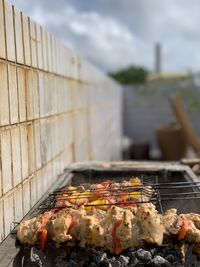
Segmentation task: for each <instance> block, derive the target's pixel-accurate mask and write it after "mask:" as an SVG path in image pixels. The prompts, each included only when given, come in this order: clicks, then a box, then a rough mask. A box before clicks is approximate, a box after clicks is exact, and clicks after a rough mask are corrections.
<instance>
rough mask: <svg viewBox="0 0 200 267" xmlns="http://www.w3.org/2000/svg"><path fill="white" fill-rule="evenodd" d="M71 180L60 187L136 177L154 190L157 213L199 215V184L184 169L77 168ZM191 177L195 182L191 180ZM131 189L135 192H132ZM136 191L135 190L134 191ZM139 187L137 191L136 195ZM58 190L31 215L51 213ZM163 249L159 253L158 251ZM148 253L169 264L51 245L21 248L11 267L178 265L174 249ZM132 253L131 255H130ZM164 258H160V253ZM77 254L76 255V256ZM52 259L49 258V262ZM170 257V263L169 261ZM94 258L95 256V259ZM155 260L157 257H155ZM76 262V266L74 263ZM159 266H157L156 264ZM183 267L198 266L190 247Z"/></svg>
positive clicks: (124, 254)
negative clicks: (124, 260) (172, 210)
mask: <svg viewBox="0 0 200 267" xmlns="http://www.w3.org/2000/svg"><path fill="white" fill-rule="evenodd" d="M72 173H73V177H72V179H71V180H70V181H69V180H68V182H66V181H64V182H63V184H62V186H66V185H69V184H71V185H72V186H79V185H80V184H86V183H87V184H88V183H90V184H91V183H100V182H102V181H104V180H108V179H109V180H110V179H111V180H115V181H121V180H124V179H126V180H128V179H130V178H131V177H139V178H141V180H142V182H143V184H144V185H146V186H152V187H153V188H154V190H155V193H154V194H153V195H152V197H151V201H152V202H153V203H155V204H156V206H157V208H158V210H159V211H160V212H164V211H166V210H167V209H170V208H177V209H178V213H186V212H196V213H200V209H199V207H200V199H199V197H200V190H199V186H200V183H199V181H197V180H196V177H194V176H193V174H192V175H191V173H190V172H188V169H187V168H185V169H184V168H177V169H176V168H174V166H172V168H171V169H170V168H167V170H166V169H165V168H164V167H163V168H159V170H155V168H153V170H145V169H143V168H142V167H141V168H140V169H139V170H138V169H136V168H134V169H131V168H129V169H128V170H124V169H123V170H121V169H120V168H118V169H117V170H113V169H112V170H108V169H106V170H99V169H91V168H90V169H87V168H84V169H78V170H73V172H72ZM194 178H195V179H194ZM134 190H135V189H134ZM136 191H137V190H136ZM141 191H142V188H140V192H141ZM59 192H60V191H59V190H55V191H53V192H51V193H50V194H49V195H48V197H47V198H46V199H45V201H43V202H42V203H41V204H40V205H39V206H38V207H37V208H36V209H35V210H34V211H33V212H32V214H33V215H37V214H39V213H42V212H44V211H47V210H51V209H52V208H55V202H56V196H57V195H58V193H59ZM162 249H163V251H164V252H163V251H162ZM146 251H147V252H150V253H151V260H153V259H154V257H157V256H160V257H162V258H164V259H165V258H166V257H168V259H167V260H168V262H169V263H170V264H171V265H167V264H168V263H167V262H166V263H165V265H164V263H159V261H157V262H156V260H155V261H154V262H150V261H149V262H148V265H147V262H143V261H144V260H141V259H136V264H135V263H134V264H135V265H134V264H133V263H132V262H131V258H132V259H133V257H134V256H133V255H137V253H138V252H137V250H136V251H132V252H130V251H125V252H123V253H121V254H120V256H121V260H122V258H123V257H125V258H126V257H128V264H127V265H125V263H121V262H120V259H119V257H120V256H118V257H114V256H113V255H110V254H109V253H106V252H105V251H102V250H96V249H93V250H92V251H91V248H85V249H80V248H78V247H76V248H72V249H69V248H68V249H66V248H64V247H62V248H55V247H54V245H53V244H48V248H47V251H46V253H43V252H42V251H41V250H40V249H39V248H37V247H33V248H31V249H30V248H26V249H24V248H21V247H20V252H19V254H18V255H17V257H15V259H14V261H13V265H10V266H14V267H15V266H16V267H22V266H23V267H33V266H42V267H47V266H48V267H49V266H50V267H51V266H58V267H63V266H93V267H95V266H110V267H112V266H115V267H116V266H132V267H134V266H155V267H156V266H157V267H158V266H182V265H181V264H180V262H179V259H178V258H177V254H176V253H177V251H176V249H175V248H173V249H172V247H170V246H165V247H162V248H158V249H154V250H152V249H149V250H146ZM130 253H132V254H130ZM163 253H164V254H165V255H164V254H163ZM79 254H80V255H79ZM82 254H84V255H88V256H87V259H88V260H89V261H86V262H83V261H81V255H82ZM93 254H95V255H97V254H98V255H100V254H102V255H104V257H105V259H104V260H102V261H100V260H99V262H98V263H97V262H95V261H92V260H91V259H92V258H93V257H95V256H94V255H93ZM52 257H53V259H52ZM170 257H171V262H170ZM97 258H98V257H97ZM136 258H137V257H136ZM158 258H159V257H158ZM77 262H79V264H78V263H77ZM159 264H160V265H159ZM184 266H186V267H189V266H196V267H199V266H200V264H199V262H198V261H197V259H196V257H195V256H194V255H192V252H191V248H189V250H188V253H187V256H186V263H185V265H184Z"/></svg>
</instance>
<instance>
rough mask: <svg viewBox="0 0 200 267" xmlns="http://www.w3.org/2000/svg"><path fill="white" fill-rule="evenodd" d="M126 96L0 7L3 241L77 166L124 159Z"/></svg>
mask: <svg viewBox="0 0 200 267" xmlns="http://www.w3.org/2000/svg"><path fill="white" fill-rule="evenodd" d="M120 138H121V88H120V87H119V86H118V85H117V84H116V83H115V82H113V81H112V80H111V79H109V78H108V77H107V76H105V75H104V74H103V73H101V72H100V71H99V70H97V69H96V68H95V67H94V66H92V65H90V64H89V63H88V62H87V61H85V60H84V59H83V58H81V57H80V56H79V55H78V54H77V53H76V52H74V51H72V50H70V49H69V48H67V47H65V46H64V45H62V44H61V43H60V42H59V40H57V39H56V38H55V37H54V36H52V35H51V34H50V33H48V32H47V31H46V30H45V29H43V28H42V27H41V26H40V25H38V24H37V23H35V22H34V21H32V20H31V19H30V18H28V17H26V16H25V15H24V14H22V13H21V12H20V11H18V10H17V9H16V8H15V7H13V6H11V5H10V4H9V3H8V2H7V1H6V0H5V1H4V0H0V241H1V240H3V239H4V238H5V236H6V235H7V234H8V233H9V232H10V230H11V229H12V228H13V222H14V221H17V222H19V221H20V220H21V219H22V217H23V216H24V215H25V214H26V213H27V212H28V211H29V210H30V208H31V207H33V205H35V204H36V202H37V201H38V200H39V199H40V197H41V196H42V195H43V194H44V193H45V192H46V191H47V189H48V188H49V187H50V186H51V184H52V183H53V182H54V181H55V180H56V179H57V175H58V174H60V173H62V171H63V169H64V167H66V166H67V165H68V164H70V163H71V162H73V161H84V160H112V159H119V158H120Z"/></svg>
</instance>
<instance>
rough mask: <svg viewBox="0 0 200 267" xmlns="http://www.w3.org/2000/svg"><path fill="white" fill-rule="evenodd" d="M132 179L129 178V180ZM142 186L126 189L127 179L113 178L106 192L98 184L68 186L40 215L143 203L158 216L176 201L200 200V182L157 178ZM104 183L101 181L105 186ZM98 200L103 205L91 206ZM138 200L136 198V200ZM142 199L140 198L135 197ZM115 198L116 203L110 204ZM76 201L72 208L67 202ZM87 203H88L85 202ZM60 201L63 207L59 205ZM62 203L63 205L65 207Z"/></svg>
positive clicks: (143, 179) (41, 208)
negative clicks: (153, 209)
mask: <svg viewBox="0 0 200 267" xmlns="http://www.w3.org/2000/svg"><path fill="white" fill-rule="evenodd" d="M130 178H131V177H129V179H130ZM139 179H140V180H141V184H140V185H134V186H129V185H127V186H125V185H124V184H123V181H124V180H127V177H115V178H114V179H113V178H112V180H111V182H110V185H109V186H108V187H107V188H106V189H105V188H97V187H96V185H97V183H96V184H91V183H83V184H79V186H77V188H78V191H77V188H75V189H73V188H72V189H69V187H68V185H66V186H64V187H62V188H60V189H58V190H55V191H54V192H52V193H50V194H49V196H48V197H47V198H46V200H45V201H43V202H42V203H41V205H40V206H39V208H38V209H39V213H42V212H44V211H48V210H52V209H62V208H66V207H71V208H77V207H79V206H81V205H83V204H84V206H85V207H95V206H98V207H100V206H108V207H109V206H113V205H116V206H123V205H124V204H126V205H127V206H128V205H133V204H141V203H153V204H154V205H156V207H157V209H158V210H159V212H161V213H163V210H164V209H163V206H165V203H166V202H167V203H168V202H174V201H176V202H177V201H184V202H185V201H187V200H188V201H189V200H194V199H200V182H187V181H186V182H184V181H183V182H167V183H166V182H163V183H159V182H158V177H157V176H141V177H139ZM102 181H103V182H105V180H100V181H99V182H100V183H102ZM115 183H118V185H119V187H118V188H115V187H113V184H115ZM94 194H95V200H104V202H103V203H102V202H98V203H91V202H92V200H93V199H94V196H93V195H94ZM123 196H124V197H126V198H127V199H126V202H124V201H120V200H119V199H120V197H123ZM134 196H135V197H134ZM136 196H139V197H136ZM112 198H114V199H115V201H114V202H112V201H111V202H109V201H110V200H111V199H112ZM68 199H70V200H73V204H71V203H68V202H67V200H68ZM84 200H85V201H84ZM58 201H60V203H61V204H60V205H57V203H58ZM62 203H63V205H62Z"/></svg>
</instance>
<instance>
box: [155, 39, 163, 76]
mask: <svg viewBox="0 0 200 267" xmlns="http://www.w3.org/2000/svg"><path fill="white" fill-rule="evenodd" d="M161 63H162V56H161V45H160V43H157V44H156V45H155V72H157V73H160V72H161V71H162V66H161Z"/></svg>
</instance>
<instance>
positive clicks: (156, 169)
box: [0, 162, 199, 267]
mask: <svg viewBox="0 0 200 267" xmlns="http://www.w3.org/2000/svg"><path fill="white" fill-rule="evenodd" d="M170 173H179V174H180V175H182V176H183V177H184V179H185V180H186V181H188V182H197V181H198V182H199V179H198V177H197V176H196V175H195V173H194V172H193V171H192V170H191V168H190V167H188V166H185V165H181V164H179V163H177V162H175V163H173V162H165V163H163V162H112V163H107V162H86V163H75V164H72V165H70V166H69V167H68V168H66V169H65V171H64V173H63V174H62V175H60V176H59V177H58V179H57V182H56V183H54V185H53V186H52V187H51V188H50V189H49V190H48V192H47V193H46V194H45V195H44V196H43V197H42V199H41V200H40V201H39V202H38V203H37V204H36V205H35V206H34V207H33V208H32V209H31V210H30V212H29V213H28V214H27V215H26V216H25V217H24V218H23V220H26V219H30V218H32V217H34V216H36V215H38V214H39V206H40V205H41V203H42V202H43V201H44V200H45V199H46V198H47V197H48V195H49V194H50V193H51V192H53V191H54V190H55V189H57V188H60V187H62V186H64V185H70V184H76V183H78V184H80V183H81V180H84V179H85V177H87V182H89V181H90V180H91V179H92V178H93V179H94V182H95V179H96V178H95V177H97V176H98V177H99V176H101V175H103V176H104V178H105V176H107V175H109V176H110V175H113V176H115V175H117V176H121V175H122V174H126V175H125V177H130V175H132V176H133V175H136V176H137V175H139V174H142V175H145V174H148V175H162V178H163V181H164V182H165V181H167V179H168V176H169V174H170ZM77 175H79V180H78V181H76V180H75V176H76V177H77ZM123 176H124V175H123ZM16 231H17V227H16V228H15V229H14V230H13V231H12V232H11V233H10V235H9V236H8V237H7V238H6V239H5V240H4V241H3V242H2V243H1V244H0V258H1V263H2V264H3V265H2V266H5V267H7V266H8V267H11V266H13V259H14V258H15V257H16V255H17V253H18V252H19V247H16V246H15V245H16V244H15V240H16Z"/></svg>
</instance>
